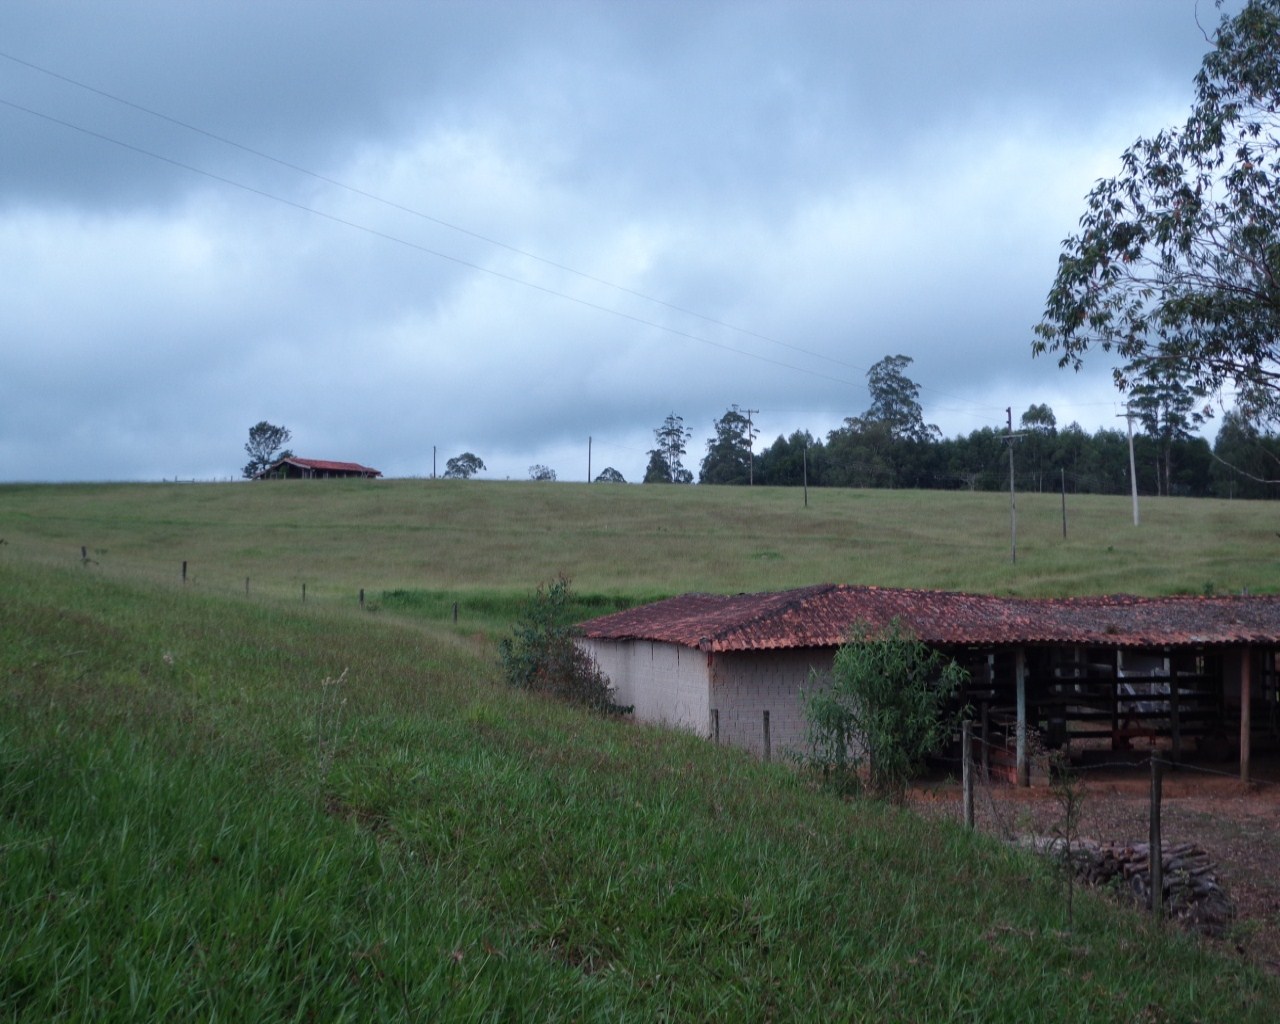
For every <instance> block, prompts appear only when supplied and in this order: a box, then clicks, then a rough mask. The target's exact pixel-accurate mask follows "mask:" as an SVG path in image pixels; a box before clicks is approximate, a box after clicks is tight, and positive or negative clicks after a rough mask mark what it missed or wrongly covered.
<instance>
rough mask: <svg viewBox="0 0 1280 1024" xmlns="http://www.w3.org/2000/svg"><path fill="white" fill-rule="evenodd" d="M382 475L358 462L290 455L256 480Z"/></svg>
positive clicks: (370, 476)
mask: <svg viewBox="0 0 1280 1024" xmlns="http://www.w3.org/2000/svg"><path fill="white" fill-rule="evenodd" d="M380 476H382V474H381V473H380V472H379V471H378V470H376V469H370V468H369V467H368V466H362V465H360V463H358V462H330V461H328V460H326V459H300V458H297V457H296V456H293V455H290V456H288V457H286V458H283V459H279V460H277V461H276V462H273V463H272V464H271V465H270V466H268V467H267V468H266V469H264V470H263V471H262V472H261V473H259V474H258V476H257V478H256V479H258V480H329V479H333V478H335V477H364V478H366V479H373V478H375V477H380Z"/></svg>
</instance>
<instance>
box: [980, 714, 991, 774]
mask: <svg viewBox="0 0 1280 1024" xmlns="http://www.w3.org/2000/svg"><path fill="white" fill-rule="evenodd" d="M981 762H982V781H983V782H990V781H991V707H990V706H989V705H988V704H987V702H986V701H985V700H984V701H983V702H982V758H981Z"/></svg>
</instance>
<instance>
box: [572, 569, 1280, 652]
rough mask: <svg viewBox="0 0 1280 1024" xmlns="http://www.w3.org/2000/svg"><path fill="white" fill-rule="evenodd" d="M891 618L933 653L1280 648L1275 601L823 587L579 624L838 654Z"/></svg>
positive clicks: (619, 633) (660, 637)
mask: <svg viewBox="0 0 1280 1024" xmlns="http://www.w3.org/2000/svg"><path fill="white" fill-rule="evenodd" d="M894 619H898V620H900V621H901V623H902V624H903V625H904V626H906V627H907V628H909V629H910V630H911V631H912V632H913V633H914V634H915V635H916V636H917V637H918V638H919V639H920V640H922V641H924V642H925V643H929V644H934V645H944V646H945V645H952V646H960V645H966V646H967V645H975V644H977V645H993V646H1002V645H1011V644H1055V645H1058V644H1082V645H1090V646H1105V647H1187V646H1201V645H1205V644H1242V643H1271V644H1276V643H1280V597H1277V596H1266V597H1130V596H1123V595H1122V596H1113V597H1074V598H1016V597H993V596H989V595H983V594H960V593H952V592H947V591H939V590H892V589H886V588H883V587H865V586H846V585H837V584H822V585H819V586H814V587H804V588H802V589H799V590H785V591H780V592H776V593H764V594H737V595H733V596H725V595H720V594H685V595H684V596H682V597H673V598H670V599H669V600H666V601H658V602H657V603H655V604H649V605H645V606H643V607H640V608H632V609H630V610H628V611H624V612H616V613H615V614H613V615H605V616H603V617H601V618H598V619H592V620H591V621H589V622H584V623H582V625H581V626H580V627H579V628H580V630H581V632H582V635H583V636H585V637H587V638H590V639H597V640H656V641H660V642H665V643H673V644H679V645H681V646H684V647H696V648H700V649H702V650H705V651H752V650H770V649H778V648H794V647H836V646H839V645H840V644H841V643H842V642H843V641H844V639H845V637H846V635H847V634H848V632H849V629H850V627H851V626H852V625H854V624H855V623H857V622H864V623H866V624H868V625H869V626H870V627H872V628H873V629H876V628H881V627H884V626H887V625H888V624H889V623H890V622H891V621H893V620H894Z"/></svg>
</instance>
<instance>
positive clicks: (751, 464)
mask: <svg viewBox="0 0 1280 1024" xmlns="http://www.w3.org/2000/svg"><path fill="white" fill-rule="evenodd" d="M742 411H743V412H745V413H746V414H747V485H748V486H754V485H755V482H756V454H755V450H754V445H753V443H752V436H751V435H752V434H753V433H754V431H753V430H752V429H751V417H752V416H754V415H755V414H756V413H758V412H759V411H760V410H759V409H743V410H742Z"/></svg>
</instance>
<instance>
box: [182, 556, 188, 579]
mask: <svg viewBox="0 0 1280 1024" xmlns="http://www.w3.org/2000/svg"><path fill="white" fill-rule="evenodd" d="M182 582H183V583H186V582H187V561H186V559H185V558H184V559H183V560H182Z"/></svg>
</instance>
